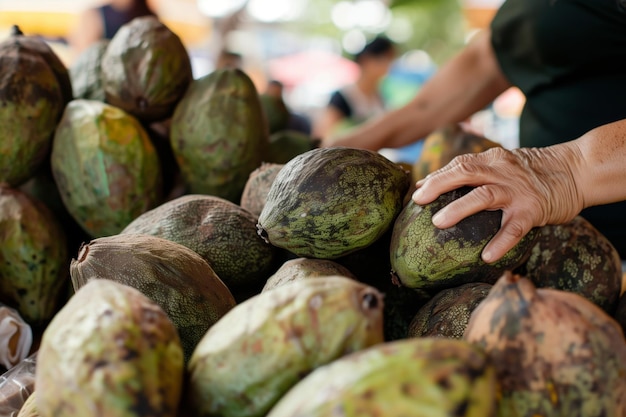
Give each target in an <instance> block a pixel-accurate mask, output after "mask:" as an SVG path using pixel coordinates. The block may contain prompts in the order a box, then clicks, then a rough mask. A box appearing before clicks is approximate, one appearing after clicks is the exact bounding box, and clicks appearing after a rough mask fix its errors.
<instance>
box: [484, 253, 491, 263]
mask: <svg viewBox="0 0 626 417" xmlns="http://www.w3.org/2000/svg"><path fill="white" fill-rule="evenodd" d="M483 261H484V262H485V263H488V264H489V263H491V262H493V253H491V251H488V250H487V251H484V252H483Z"/></svg>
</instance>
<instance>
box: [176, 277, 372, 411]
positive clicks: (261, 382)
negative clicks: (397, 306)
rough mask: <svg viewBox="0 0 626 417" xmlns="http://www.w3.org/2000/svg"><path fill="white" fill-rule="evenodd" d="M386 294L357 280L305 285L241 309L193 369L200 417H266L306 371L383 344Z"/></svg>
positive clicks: (198, 354)
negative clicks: (383, 296)
mask: <svg viewBox="0 0 626 417" xmlns="http://www.w3.org/2000/svg"><path fill="white" fill-rule="evenodd" d="M382 308H383V303H382V295H381V294H380V293H379V292H378V291H376V289H374V288H372V287H369V286H366V285H364V284H361V283H359V282H356V281H354V280H352V279H349V278H345V277H339V276H333V277H320V278H318V279H310V280H301V281H297V282H293V283H290V284H286V285H283V286H281V287H277V288H275V289H273V290H271V291H267V292H263V293H261V294H258V295H256V296H254V297H252V298H250V299H248V300H247V301H245V302H243V303H241V304H239V305H237V306H236V307H235V308H234V309H232V310H231V311H230V312H229V313H228V314H226V315H225V316H224V317H223V318H222V319H221V320H220V321H218V322H217V323H216V324H215V325H214V326H213V327H211V329H209V331H208V332H207V333H206V335H205V336H204V337H203V338H202V340H201V341H200V343H199V344H198V346H197V347H196V350H195V351H194V353H193V356H192V357H191V360H190V361H189V364H188V367H187V368H188V372H189V375H190V381H189V384H188V391H189V392H188V393H189V399H188V403H189V404H190V405H191V410H190V411H191V415H192V416H224V417H235V416H250V417H253V416H264V415H265V414H266V413H267V411H268V410H269V409H270V408H271V407H272V405H274V404H275V403H276V401H278V399H279V398H280V397H281V396H282V395H283V394H284V393H285V392H286V391H287V390H288V389H289V388H291V387H292V386H293V385H294V384H295V383H296V382H298V381H299V380H300V379H301V378H302V377H303V376H304V375H305V374H307V373H309V372H310V371H312V370H313V369H315V368H317V367H319V366H321V365H324V364H326V363H328V362H330V361H332V360H334V359H336V358H338V357H340V356H343V355H346V354H348V353H351V352H354V351H357V350H360V349H363V348H366V347H369V346H372V345H374V344H377V343H381V342H382V341H383V330H382Z"/></svg>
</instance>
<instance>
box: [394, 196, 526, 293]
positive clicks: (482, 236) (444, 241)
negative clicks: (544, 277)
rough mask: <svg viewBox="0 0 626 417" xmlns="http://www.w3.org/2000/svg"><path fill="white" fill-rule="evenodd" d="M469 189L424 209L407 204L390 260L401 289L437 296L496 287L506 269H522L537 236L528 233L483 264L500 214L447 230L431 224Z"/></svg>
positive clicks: (470, 219) (485, 214)
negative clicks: (469, 287) (475, 286)
mask: <svg viewBox="0 0 626 417" xmlns="http://www.w3.org/2000/svg"><path fill="white" fill-rule="evenodd" d="M470 190H471V188H470V187H461V188H458V189H456V190H452V191H450V192H447V193H444V194H442V195H441V196H439V197H438V198H437V199H436V200H435V201H433V202H432V203H430V204H426V205H424V206H419V205H417V204H415V203H414V202H413V201H412V200H411V201H410V202H409V203H408V204H407V205H406V206H405V207H404V209H403V210H402V212H401V213H400V215H399V216H398V218H397V219H396V222H395V224H394V226H393V234H392V237H391V245H390V256H391V266H392V268H393V271H394V273H395V275H396V277H395V278H394V279H395V280H396V281H398V282H399V283H400V284H401V285H404V286H407V287H409V288H420V289H424V290H428V291H438V290H441V289H445V288H451V287H455V286H458V285H461V284H465V283H468V282H487V283H493V282H495V281H496V280H497V279H498V278H499V277H500V276H501V275H502V273H503V272H504V271H505V270H510V269H514V268H516V267H518V266H519V265H521V264H522V263H523V262H524V261H525V260H526V259H527V258H528V256H529V253H530V249H531V247H532V245H533V244H534V242H535V239H536V237H537V228H535V229H532V230H531V231H530V232H529V233H528V234H527V235H526V236H524V237H523V238H522V240H521V241H520V242H519V243H518V244H517V245H515V247H513V249H511V250H510V251H509V252H507V253H506V254H505V255H504V256H503V257H502V258H501V259H500V260H498V261H497V262H495V263H492V264H487V263H485V262H484V261H483V260H482V258H481V252H482V250H483V249H484V247H485V246H486V245H487V243H488V242H489V241H490V240H491V238H493V236H495V234H496V233H497V231H498V230H499V228H500V222H501V219H502V211H501V210H496V211H486V210H485V211H481V212H478V213H476V214H473V215H471V216H469V217H467V218H465V219H463V220H461V221H460V222H459V223H457V224H456V225H454V226H452V227H449V228H447V229H439V228H437V227H436V226H434V225H433V223H432V216H433V215H434V214H435V213H436V212H437V211H439V210H440V209H441V208H443V207H444V206H446V205H447V204H448V203H450V202H451V201H454V200H456V199H458V198H460V197H461V196H463V195H465V194H467V193H468V192H469V191H470Z"/></svg>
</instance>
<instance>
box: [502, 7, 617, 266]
mask: <svg viewBox="0 0 626 417" xmlns="http://www.w3.org/2000/svg"><path fill="white" fill-rule="evenodd" d="M491 29H492V44H493V46H494V50H495V53H496V56H497V59H498V62H499V63H500V66H501V68H502V71H503V73H504V74H505V76H506V77H507V78H508V79H509V81H511V83H512V84H514V85H516V86H518V87H519V88H520V89H521V90H522V92H523V93H524V94H525V96H526V104H525V106H524V109H523V111H522V115H521V117H520V146H523V147H541V146H548V145H552V144H556V143H561V142H565V141H569V140H572V139H576V138H578V137H579V136H581V135H583V134H584V133H585V132H588V131H589V130H591V129H593V128H595V127H598V126H601V125H603V124H606V123H610V122H614V121H617V120H620V119H626V0H507V1H506V2H505V3H503V5H502V7H501V8H500V10H499V11H498V13H497V14H496V16H495V18H494V20H493V22H492V25H491ZM624 163H626V161H624ZM615 186H616V187H626V184H615ZM581 214H582V215H583V216H584V217H585V218H586V219H587V220H589V221H590V222H591V223H592V224H593V225H594V226H595V227H596V228H598V230H600V232H602V233H603V234H604V235H605V236H606V237H607V238H608V239H609V240H610V241H611V243H613V245H614V246H615V247H616V248H617V250H618V251H619V252H620V256H621V257H622V259H626V202H621V203H615V204H608V205H604V206H598V207H591V208H589V209H586V210H584V211H583V212H582V213H581Z"/></svg>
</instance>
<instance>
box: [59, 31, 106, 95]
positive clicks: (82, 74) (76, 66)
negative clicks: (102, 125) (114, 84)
mask: <svg viewBox="0 0 626 417" xmlns="http://www.w3.org/2000/svg"><path fill="white" fill-rule="evenodd" d="M109 42H110V41H109V40H108V39H101V40H99V41H97V42H95V43H93V44H91V45H90V46H89V47H87V49H85V50H84V51H83V52H81V53H80V54H79V55H78V56H77V57H76V59H75V60H74V61H73V62H72V65H71V66H70V68H69V74H70V78H71V80H72V91H73V92H74V98H77V99H78V98H83V99H86V100H99V101H105V99H106V97H105V94H104V86H103V85H102V71H101V68H102V57H103V56H104V53H105V51H106V49H107V47H108V46H109Z"/></svg>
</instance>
